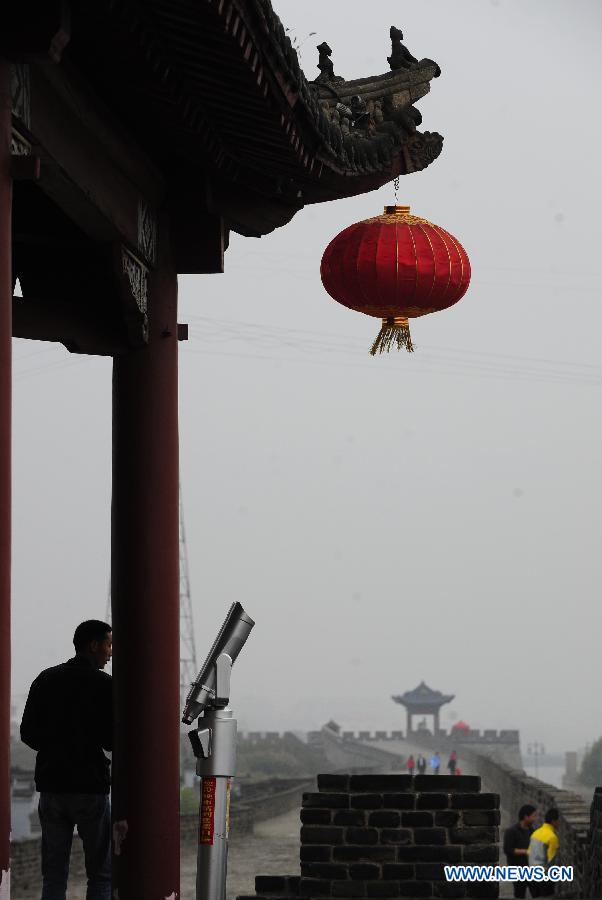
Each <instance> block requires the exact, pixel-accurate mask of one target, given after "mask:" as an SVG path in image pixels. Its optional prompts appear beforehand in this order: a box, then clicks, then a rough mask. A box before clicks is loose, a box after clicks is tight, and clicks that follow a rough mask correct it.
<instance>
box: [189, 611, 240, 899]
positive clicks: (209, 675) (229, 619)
mask: <svg viewBox="0 0 602 900" xmlns="http://www.w3.org/2000/svg"><path fill="white" fill-rule="evenodd" d="M254 625H255V622H254V621H253V619H251V617H250V616H248V615H247V613H246V612H245V611H244V609H243V608H242V606H241V604H240V603H233V604H232V606H231V607H230V610H229V612H228V615H227V616H226V619H225V621H224V624H223V625H222V627H221V628H220V630H219V632H218V635H217V637H216V639H215V641H214V642H213V646H212V648H211V650H210V651H209V656H208V657H207V659H206V660H205V663H204V665H203V668H202V669H201V671H200V672H199V674H198V675H197V677H196V680H195V681H194V684H193V685H192V687H191V688H190V691H189V692H188V696H187V697H186V706H185V707H184V714H183V716H182V721H183V722H184V724H185V725H191V724H192V722H193V721H194V720H195V719H196V718H197V717H198V722H197V727H196V728H195V729H194V730H193V731H189V732H188V737H189V738H190V743H191V744H192V750H193V752H194V755H195V756H196V761H197V762H196V773H197V775H200V777H201V779H202V782H201V801H200V807H199V850H198V854H197V874H196V898H197V900H225V898H226V870H227V863H228V832H229V830H230V790H231V786H232V779H233V777H234V770H235V767H236V719H235V718H234V717H233V715H232V710H231V709H228V703H229V700H230V674H231V672H232V666H233V665H234V663H235V661H236V658H237V657H238V654H239V653H240V651H241V650H242V648H243V646H244V644H245V642H246V640H247V638H248V637H249V634H250V633H251V629H252V628H253V626H254Z"/></svg>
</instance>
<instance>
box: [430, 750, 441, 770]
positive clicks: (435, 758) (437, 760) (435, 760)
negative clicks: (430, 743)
mask: <svg viewBox="0 0 602 900" xmlns="http://www.w3.org/2000/svg"><path fill="white" fill-rule="evenodd" d="M440 768H441V757H440V756H439V751H438V750H435V752H434V753H433V755H432V756H431V769H432V770H433V775H438V774H439V769H440Z"/></svg>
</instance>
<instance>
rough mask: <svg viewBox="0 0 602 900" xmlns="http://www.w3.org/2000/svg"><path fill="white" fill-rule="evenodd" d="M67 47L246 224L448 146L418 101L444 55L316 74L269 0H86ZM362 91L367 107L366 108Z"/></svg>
mask: <svg viewBox="0 0 602 900" xmlns="http://www.w3.org/2000/svg"><path fill="white" fill-rule="evenodd" d="M358 27H360V26H359V25H358ZM383 38H384V36H383ZM383 45H384V46H383V68H384V62H385V60H384V57H385V49H386V45H385V41H384V40H383ZM63 60H64V62H65V64H66V65H68V66H71V67H73V69H75V70H77V72H79V73H81V74H82V75H83V76H84V77H85V79H86V81H87V82H88V83H90V84H91V85H92V87H93V89H94V90H95V92H96V94H97V95H98V96H99V98H100V100H101V101H102V102H103V103H104V104H106V105H107V106H108V107H109V108H110V109H111V111H112V112H114V113H116V114H117V115H118V116H119V117H120V119H121V121H122V123H123V124H124V125H125V126H126V127H127V129H128V131H129V132H130V133H133V135H134V136H135V138H136V139H137V140H138V142H139V144H140V145H141V146H142V147H143V148H144V150H145V151H146V152H147V153H148V155H149V156H150V157H151V159H152V161H153V162H154V163H155V164H157V165H158V166H159V168H160V170H161V171H162V173H163V175H164V176H165V177H166V181H167V182H168V183H169V182H170V181H172V182H174V183H177V184H178V185H180V187H181V190H184V191H186V193H187V194H190V192H194V191H196V192H197V193H198V194H199V203H201V202H202V203H203V204H205V205H206V206H207V207H208V208H209V209H210V210H211V209H212V208H213V209H214V210H217V211H219V212H220V213H221V214H223V215H224V217H225V219H226V222H227V224H228V225H229V227H231V228H233V229H234V230H236V231H238V232H240V233H242V234H250V235H259V234H263V233H267V232H268V231H271V230H272V229H273V228H275V227H278V226H279V225H282V224H285V223H286V222H287V221H289V220H290V218H291V217H292V216H293V215H294V214H295V212H296V211H297V210H298V209H300V208H301V207H302V206H304V205H305V204H307V203H317V202H320V201H324V200H332V199H336V198H339V197H346V196H351V195H354V194H360V193H364V192H366V191H370V190H374V189H375V188H378V187H380V186H381V185H382V184H385V183H387V182H389V181H391V180H393V178H395V177H396V176H397V175H398V174H408V173H411V172H415V171H418V170H420V169H423V168H424V167H425V166H427V165H429V164H430V162H432V161H433V160H434V159H435V158H436V157H437V156H438V155H439V153H440V152H441V148H442V141H443V139H442V137H441V136H440V135H438V134H436V133H429V132H424V133H420V132H418V131H417V128H416V126H417V125H418V124H420V121H421V118H420V114H419V113H418V111H417V110H416V109H415V108H414V106H413V103H414V102H415V101H416V100H418V99H419V98H420V97H422V96H424V95H425V94H426V93H427V92H428V91H429V90H430V81H431V79H432V78H434V77H437V75H438V74H439V68H438V66H437V64H436V63H434V62H433V61H432V60H428V59H424V60H421V61H420V62H416V63H412V64H411V65H410V67H408V68H398V69H395V70H394V71H389V72H385V73H384V74H381V75H376V76H373V77H366V78H363V79H356V80H353V81H345V80H344V79H341V78H337V77H336V76H333V77H330V78H329V77H328V76H327V75H326V76H325V74H324V73H322V75H320V77H319V79H317V80H316V82H314V83H310V82H309V81H308V80H307V78H306V77H305V75H304V74H303V72H302V70H301V68H300V66H299V60H298V58H297V53H296V51H295V49H294V48H293V46H292V44H291V41H290V39H289V38H288V36H287V35H286V32H285V29H284V27H283V25H282V23H281V22H280V20H279V18H278V17H277V16H276V14H275V13H274V11H273V9H272V6H271V3H270V2H269V0H146V2H145V3H140V2H139V0H115V2H112V3H110V4H86V3H83V2H80V3H74V4H72V23H71V38H70V41H69V43H68V45H67V47H66V49H65V51H64V54H63ZM356 95H359V96H360V97H361V98H362V102H363V103H364V104H366V111H367V113H368V115H367V116H366V115H363V116H362V115H359V114H358V113H357V109H355V110H352V106H353V104H352V97H354V96H356ZM354 102H355V101H354ZM345 110H346V112H345Z"/></svg>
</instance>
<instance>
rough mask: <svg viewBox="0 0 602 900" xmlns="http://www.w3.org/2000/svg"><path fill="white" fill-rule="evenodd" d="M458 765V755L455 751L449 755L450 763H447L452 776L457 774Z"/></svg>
mask: <svg viewBox="0 0 602 900" xmlns="http://www.w3.org/2000/svg"><path fill="white" fill-rule="evenodd" d="M457 765H458V754H457V753H456V751H455V750H452V752H451V753H450V754H449V761H448V763H447V769H448V771H449V774H450V775H455V774H456V766H457Z"/></svg>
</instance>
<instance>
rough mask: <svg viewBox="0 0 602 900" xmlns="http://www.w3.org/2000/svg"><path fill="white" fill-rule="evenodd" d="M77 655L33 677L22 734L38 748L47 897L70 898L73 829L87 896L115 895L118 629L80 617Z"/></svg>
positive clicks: (97, 899) (101, 899) (96, 899)
mask: <svg viewBox="0 0 602 900" xmlns="http://www.w3.org/2000/svg"><path fill="white" fill-rule="evenodd" d="M73 644H74V646H75V656H74V657H73V658H72V659H70V660H68V661H67V662H64V663H61V664H60V665H58V666H53V667H52V668H51V669H45V670H44V671H43V672H41V673H40V675H38V677H37V678H36V679H35V680H34V682H33V683H32V685H31V688H30V689H29V695H28V697H27V702H26V704H25V710H24V712H23V719H22V721H21V740H22V741H23V742H24V743H25V744H27V745H28V746H29V747H31V748H32V749H33V750H36V751H37V757H36V768H35V782H36V788H37V790H38V791H39V792H40V801H39V805H38V811H39V814H40V824H41V826H42V882H43V886H42V900H65V896H66V891H67V880H68V877H69V859H70V855H71V843H72V840H73V829H74V827H75V826H77V830H78V833H79V835H80V837H81V839H82V843H83V847H84V856H85V862H86V875H87V877H88V888H87V893H86V900H111V809H110V805H109V789H110V784H111V781H110V775H109V768H110V763H109V760H108V759H107V757H106V756H105V754H104V753H103V750H111V749H112V743H113V695H112V680H111V676H110V675H108V674H107V673H106V672H103V671H102V669H103V668H104V667H105V666H106V664H107V663H108V662H109V660H110V659H111V654H112V631H111V626H110V625H108V624H107V623H106V622H100V621H99V620H97V619H90V620H88V621H86V622H82V623H81V625H78V626H77V628H76V629H75V634H74V635H73Z"/></svg>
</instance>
